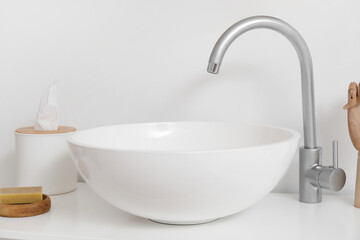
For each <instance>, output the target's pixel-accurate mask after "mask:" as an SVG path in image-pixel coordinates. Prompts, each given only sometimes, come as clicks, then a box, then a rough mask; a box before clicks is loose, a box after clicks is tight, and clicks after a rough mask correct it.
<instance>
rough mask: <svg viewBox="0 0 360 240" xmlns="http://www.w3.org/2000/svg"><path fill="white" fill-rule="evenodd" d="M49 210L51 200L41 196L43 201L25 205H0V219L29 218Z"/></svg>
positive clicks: (46, 196)
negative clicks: (0, 217)
mask: <svg viewBox="0 0 360 240" xmlns="http://www.w3.org/2000/svg"><path fill="white" fill-rule="evenodd" d="M50 208H51V200H50V197H49V196H48V195H45V194H43V200H42V201H40V202H34V203H25V204H1V203H0V216H2V217H30V216H35V215H40V214H43V213H46V212H48V211H49V210H50Z"/></svg>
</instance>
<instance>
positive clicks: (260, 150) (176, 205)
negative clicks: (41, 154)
mask: <svg viewBox="0 0 360 240" xmlns="http://www.w3.org/2000/svg"><path fill="white" fill-rule="evenodd" d="M299 138H300V134H299V133H298V132H296V131H293V130H289V129H285V128H278V127H267V126H249V125H243V124H238V123H226V122H164V123H139V124H122V125H116V126H107V127H101V128H94V129H89V130H84V131H79V132H77V133H75V134H74V135H73V136H72V137H70V139H69V140H68V141H69V145H70V152H71V155H72V158H73V160H74V162H75V164H76V166H77V168H78V170H79V172H80V174H81V175H82V177H83V178H84V179H85V181H86V182H87V184H88V185H89V186H90V187H91V188H92V189H93V190H94V191H95V192H96V193H97V194H99V195H100V196H101V197H103V198H104V199H105V200H106V201H108V202H109V203H111V204H112V205H114V206H116V207H118V208H120V209H122V210H124V211H126V212H129V213H132V214H134V215H137V216H140V217H144V218H148V219H151V220H153V221H156V222H162V223H169V224H197V223H204V222H210V221H213V220H215V219H218V218H221V217H224V216H228V215H231V214H234V213H237V212H239V211H241V210H243V209H245V208H247V207H249V206H251V205H253V204H254V203H256V202H257V201H259V200H260V199H262V198H263V197H264V196H265V195H266V194H268V193H269V192H270V191H271V190H272V189H273V188H274V187H275V185H276V184H277V183H278V182H279V180H280V179H281V178H282V177H283V175H284V174H285V172H286V171H287V169H288V167H289V165H290V162H291V160H292V159H293V157H294V155H295V152H296V150H297V147H298V143H299Z"/></svg>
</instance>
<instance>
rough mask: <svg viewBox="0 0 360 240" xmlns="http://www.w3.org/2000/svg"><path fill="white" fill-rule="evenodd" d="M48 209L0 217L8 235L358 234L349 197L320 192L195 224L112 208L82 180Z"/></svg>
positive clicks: (0, 228)
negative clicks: (318, 199)
mask: <svg viewBox="0 0 360 240" xmlns="http://www.w3.org/2000/svg"><path fill="white" fill-rule="evenodd" d="M51 200H52V208H51V210H50V212H48V213H46V214H43V215H39V216H35V217H29V218H3V217H0V238H8V239H38V240H42V239H46V240H52V239H156V240H162V239H164V240H165V239H166V240H169V239H171V240H176V239H186V240H188V239H207V240H211V239H237V240H238V239H244V240H245V239H246V240H249V239H250V240H251V239H256V240H260V239H274V240H275V239H276V240H279V239H292V240H296V239H299V240H300V239H301V240H304V239H306V240H311V239H314V240H315V239H316V240H320V239H324V240H332V239H334V240H335V239H336V240H339V239H341V240H345V239H352V240H355V239H360V209H356V208H354V207H353V205H352V204H353V198H352V197H351V196H324V197H323V202H322V203H319V204H304V203H300V202H298V200H297V195H293V194H278V193H271V194H269V195H268V196H267V197H266V198H265V199H263V200H262V201H260V202H259V203H257V204H256V205H254V206H253V207H251V208H249V209H247V210H245V211H242V212H240V213H238V214H235V215H233V216H230V217H226V218H223V219H220V220H217V221H215V222H212V223H208V224H203V225H196V226H170V225H163V224H157V223H153V222H151V221H149V220H146V219H143V218H139V217H135V216H133V215H130V214H127V213H125V212H122V211H121V210H118V209H117V208H115V207H113V206H111V205H109V204H108V203H106V202H105V201H104V200H102V199H101V198H100V197H98V196H97V195H96V194H95V193H94V192H93V191H92V190H91V189H89V187H88V186H87V185H86V184H84V183H79V186H78V189H77V191H75V192H72V193H69V194H65V195H60V196H53V197H51Z"/></svg>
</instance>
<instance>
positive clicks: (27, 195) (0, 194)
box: [0, 187, 43, 204]
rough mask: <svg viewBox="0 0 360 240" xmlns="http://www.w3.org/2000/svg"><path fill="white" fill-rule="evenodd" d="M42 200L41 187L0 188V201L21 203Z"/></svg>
mask: <svg viewBox="0 0 360 240" xmlns="http://www.w3.org/2000/svg"><path fill="white" fill-rule="evenodd" d="M42 200H43V193H42V187H15V188H0V203H3V204H21V203H33V202H39V201H42Z"/></svg>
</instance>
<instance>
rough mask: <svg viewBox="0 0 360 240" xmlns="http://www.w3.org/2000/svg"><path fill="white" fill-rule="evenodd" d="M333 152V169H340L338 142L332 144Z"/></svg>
mask: <svg viewBox="0 0 360 240" xmlns="http://www.w3.org/2000/svg"><path fill="white" fill-rule="evenodd" d="M332 152H333V166H332V167H333V168H338V141H337V140H334V141H333V142H332Z"/></svg>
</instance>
